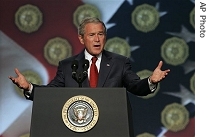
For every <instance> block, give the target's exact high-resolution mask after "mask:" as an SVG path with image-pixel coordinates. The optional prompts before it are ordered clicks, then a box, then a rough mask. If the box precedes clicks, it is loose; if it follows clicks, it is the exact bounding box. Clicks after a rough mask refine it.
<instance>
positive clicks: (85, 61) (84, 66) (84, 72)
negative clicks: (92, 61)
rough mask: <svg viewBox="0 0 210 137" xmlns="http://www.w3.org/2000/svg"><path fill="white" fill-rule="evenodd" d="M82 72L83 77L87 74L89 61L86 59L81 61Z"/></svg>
mask: <svg viewBox="0 0 210 137" xmlns="http://www.w3.org/2000/svg"><path fill="white" fill-rule="evenodd" d="M82 67H83V74H84V77H85V78H86V77H87V76H88V71H87V70H88V68H89V61H88V60H87V59H85V60H84V62H83V65H82Z"/></svg>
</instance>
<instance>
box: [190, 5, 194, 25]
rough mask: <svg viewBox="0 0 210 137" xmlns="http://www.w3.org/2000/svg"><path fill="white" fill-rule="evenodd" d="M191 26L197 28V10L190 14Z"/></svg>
mask: <svg viewBox="0 0 210 137" xmlns="http://www.w3.org/2000/svg"><path fill="white" fill-rule="evenodd" d="M190 24H191V25H192V26H193V28H195V8H193V9H192V11H191V12H190Z"/></svg>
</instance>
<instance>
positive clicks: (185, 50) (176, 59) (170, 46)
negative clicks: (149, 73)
mask: <svg viewBox="0 0 210 137" xmlns="http://www.w3.org/2000/svg"><path fill="white" fill-rule="evenodd" d="M161 56H162V58H163V59H164V60H165V62H166V63H168V64H171V65H174V66H176V65H180V64H182V63H184V62H185V61H186V59H187V58H188V56H189V47H188V45H187V44H186V42H185V41H184V40H183V39H180V38H177V37H172V38H169V39H166V40H165V42H164V43H163V45H162V46H161Z"/></svg>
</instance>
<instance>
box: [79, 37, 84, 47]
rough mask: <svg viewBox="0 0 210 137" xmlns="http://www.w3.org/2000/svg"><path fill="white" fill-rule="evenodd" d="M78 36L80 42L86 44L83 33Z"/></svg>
mask: <svg viewBox="0 0 210 137" xmlns="http://www.w3.org/2000/svg"><path fill="white" fill-rule="evenodd" d="M78 38H79V41H80V43H81V44H83V45H84V39H83V37H82V35H78Z"/></svg>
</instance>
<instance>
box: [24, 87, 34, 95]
mask: <svg viewBox="0 0 210 137" xmlns="http://www.w3.org/2000/svg"><path fill="white" fill-rule="evenodd" d="M29 84H30V90H25V92H24V94H25V96H26V97H27V98H29V97H30V96H31V93H32V90H33V85H32V84H31V83H29Z"/></svg>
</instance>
